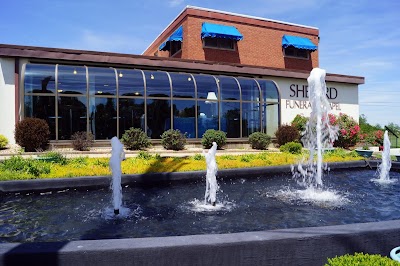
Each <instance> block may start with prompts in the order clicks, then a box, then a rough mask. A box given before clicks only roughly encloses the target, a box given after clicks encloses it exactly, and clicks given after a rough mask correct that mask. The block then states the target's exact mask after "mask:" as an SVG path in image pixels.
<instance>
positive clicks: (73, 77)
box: [57, 65, 87, 94]
mask: <svg viewBox="0 0 400 266" xmlns="http://www.w3.org/2000/svg"><path fill="white" fill-rule="evenodd" d="M57 90H58V93H59V94H86V91H87V90H86V67H76V66H62V65H59V66H58V86H57Z"/></svg>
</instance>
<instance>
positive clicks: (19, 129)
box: [14, 117, 50, 152]
mask: <svg viewBox="0 0 400 266" xmlns="http://www.w3.org/2000/svg"><path fill="white" fill-rule="evenodd" d="M14 136H15V141H16V142H17V143H18V145H20V146H21V147H23V148H25V151H27V152H31V151H37V150H39V149H44V148H45V147H46V145H47V143H48V142H49V136H50V130H49V125H48V124H47V122H46V120H43V119H40V118H31V117H27V118H25V119H24V120H22V121H19V122H18V123H17V125H16V126H15V133H14Z"/></svg>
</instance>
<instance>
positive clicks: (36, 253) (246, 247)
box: [0, 220, 400, 266]
mask: <svg viewBox="0 0 400 266" xmlns="http://www.w3.org/2000/svg"><path fill="white" fill-rule="evenodd" d="M399 243H400V220H393V221H385V222H374V223H359V224H348V225H335V226H323V227H305V228H292V229H279V230H270V231H257V232H244V233H233V234H215V235H189V236H172V237H152V238H131V239H105V240H79V241H70V242H54V243H51V242H48V243H24V244H19V243H5V244H0V257H1V260H0V265H37V264H40V265H74V266H76V265H323V264H324V263H326V262H327V258H330V257H335V256H337V255H343V254H346V253H350V254H352V253H354V252H364V253H370V254H381V255H384V256H388V255H389V253H390V250H391V249H392V248H394V247H396V246H398V245H399Z"/></svg>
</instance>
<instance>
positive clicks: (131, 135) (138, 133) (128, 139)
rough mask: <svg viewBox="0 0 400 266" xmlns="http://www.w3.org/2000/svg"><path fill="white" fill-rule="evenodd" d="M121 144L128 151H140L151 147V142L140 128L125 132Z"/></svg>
mask: <svg viewBox="0 0 400 266" xmlns="http://www.w3.org/2000/svg"><path fill="white" fill-rule="evenodd" d="M121 141H122V143H123V144H124V145H125V147H126V148H127V149H128V150H142V149H145V148H148V147H150V146H151V142H150V140H149V138H148V137H147V135H146V133H144V132H143V130H142V129H140V128H133V127H131V128H130V129H128V130H126V131H125V132H124V134H123V135H122V138H121Z"/></svg>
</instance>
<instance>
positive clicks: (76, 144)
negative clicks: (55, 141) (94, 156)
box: [71, 131, 94, 151]
mask: <svg viewBox="0 0 400 266" xmlns="http://www.w3.org/2000/svg"><path fill="white" fill-rule="evenodd" d="M93 139H94V136H93V134H92V133H91V132H84V131H78V132H75V133H74V134H73V135H72V136H71V140H72V147H73V148H74V150H77V151H88V150H90V148H91V147H92V146H93Z"/></svg>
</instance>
